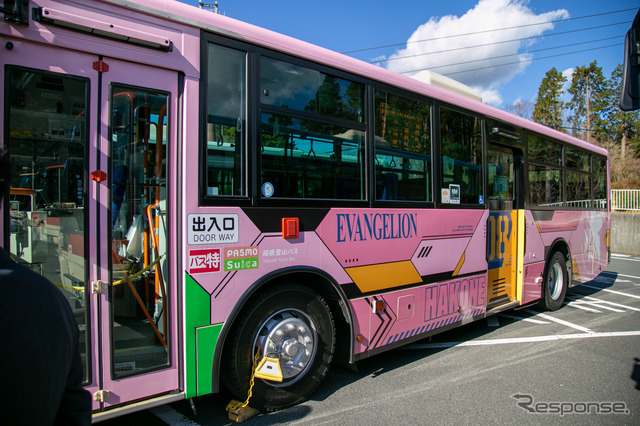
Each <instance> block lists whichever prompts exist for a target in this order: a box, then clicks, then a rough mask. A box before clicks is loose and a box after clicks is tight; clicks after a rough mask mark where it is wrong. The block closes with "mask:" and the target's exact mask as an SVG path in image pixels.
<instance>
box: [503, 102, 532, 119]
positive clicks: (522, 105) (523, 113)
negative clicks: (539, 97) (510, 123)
mask: <svg viewBox="0 0 640 426" xmlns="http://www.w3.org/2000/svg"><path fill="white" fill-rule="evenodd" d="M534 108H535V105H534V104H533V102H531V101H523V100H517V101H515V102H514V103H513V104H510V105H505V107H504V110H505V111H507V112H510V113H511V114H514V115H517V116H518V117H522V118H526V119H527V120H531V116H532V114H533V110H534Z"/></svg>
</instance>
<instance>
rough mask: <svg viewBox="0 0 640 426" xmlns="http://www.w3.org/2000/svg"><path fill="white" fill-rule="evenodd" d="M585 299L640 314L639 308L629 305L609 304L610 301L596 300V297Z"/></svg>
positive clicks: (586, 297)
mask: <svg viewBox="0 0 640 426" xmlns="http://www.w3.org/2000/svg"><path fill="white" fill-rule="evenodd" d="M584 298H585V299H589V300H593V301H595V302H597V303H604V304H607V305H611V306H616V307H618V308H622V309H626V310H628V311H636V312H640V309H639V308H634V307H633V306H628V305H622V304H620V303H614V302H609V301H608V300H602V299H596V298H595V297H591V296H584Z"/></svg>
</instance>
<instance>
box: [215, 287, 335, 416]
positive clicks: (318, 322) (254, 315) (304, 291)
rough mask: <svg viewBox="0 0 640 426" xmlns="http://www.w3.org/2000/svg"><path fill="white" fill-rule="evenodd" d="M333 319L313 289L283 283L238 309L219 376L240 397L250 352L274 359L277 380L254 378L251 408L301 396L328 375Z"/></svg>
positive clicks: (285, 403)
mask: <svg viewBox="0 0 640 426" xmlns="http://www.w3.org/2000/svg"><path fill="white" fill-rule="evenodd" d="M335 334H336V332H335V323H334V320H333V316H332V314H331V310H330V309H329V306H328V305H327V303H326V301H325V300H324V299H323V298H322V297H321V296H320V295H319V294H317V293H316V292H314V291H313V290H311V289H309V288H307V287H303V286H300V285H296V284H283V285H279V286H277V287H274V288H272V289H269V290H267V291H266V292H264V293H261V294H260V295H258V297H257V298H254V299H253V300H252V301H251V302H249V305H248V306H247V307H246V308H245V309H243V311H242V312H241V313H240V316H239V323H238V324H237V325H235V326H234V328H233V329H232V331H231V334H230V337H229V339H230V343H229V345H230V346H228V347H226V348H225V350H224V355H223V359H222V365H221V378H222V381H223V383H224V384H225V386H226V387H227V388H228V389H229V391H230V392H231V393H233V394H234V395H235V396H236V397H237V398H238V399H239V400H242V401H244V400H245V399H246V397H247V393H248V391H249V386H250V384H249V383H250V378H251V372H252V368H253V365H254V363H255V354H256V353H257V351H258V350H259V351H260V358H262V357H263V356H264V355H265V354H266V355H268V356H269V357H273V358H278V359H279V360H280V367H281V369H282V376H283V378H282V382H275V381H267V380H263V379H255V380H254V385H253V388H252V389H251V391H252V396H251V399H250V401H249V405H250V406H251V407H254V408H257V409H261V410H265V411H276V410H281V409H283V408H287V407H290V406H292V405H295V404H298V403H300V402H302V401H304V400H306V399H307V398H308V397H309V396H310V395H311V394H312V393H313V392H314V391H315V390H316V388H317V387H318V386H319V385H320V382H321V381H322V379H323V378H324V377H325V375H326V374H327V371H328V369H329V364H330V363H331V359H332V358H333V351H334V347H335Z"/></svg>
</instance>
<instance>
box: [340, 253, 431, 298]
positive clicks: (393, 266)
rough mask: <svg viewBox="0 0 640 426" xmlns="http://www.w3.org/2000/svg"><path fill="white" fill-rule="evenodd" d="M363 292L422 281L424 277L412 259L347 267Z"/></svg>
mask: <svg viewBox="0 0 640 426" xmlns="http://www.w3.org/2000/svg"><path fill="white" fill-rule="evenodd" d="M346 271H347V273H348V274H349V276H350V277H351V279H352V280H353V282H354V283H355V284H356V286H358V288H359V289H360V291H361V292H363V293H368V292H370V291H378V290H385V289H389V288H394V287H400V286H403V285H409V284H415V283H420V282H422V277H421V276H420V274H419V273H418V271H417V270H416V268H415V266H413V263H411V262H410V261H404V262H392V263H382V264H378V265H369V266H358V267H355V268H346Z"/></svg>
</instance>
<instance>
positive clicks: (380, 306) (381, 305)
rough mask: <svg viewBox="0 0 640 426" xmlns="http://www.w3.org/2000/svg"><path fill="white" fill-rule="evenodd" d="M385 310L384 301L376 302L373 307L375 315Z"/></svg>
mask: <svg viewBox="0 0 640 426" xmlns="http://www.w3.org/2000/svg"><path fill="white" fill-rule="evenodd" d="M382 310H384V300H376V304H375V305H373V313H374V314H375V313H376V312H380V311H382Z"/></svg>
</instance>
